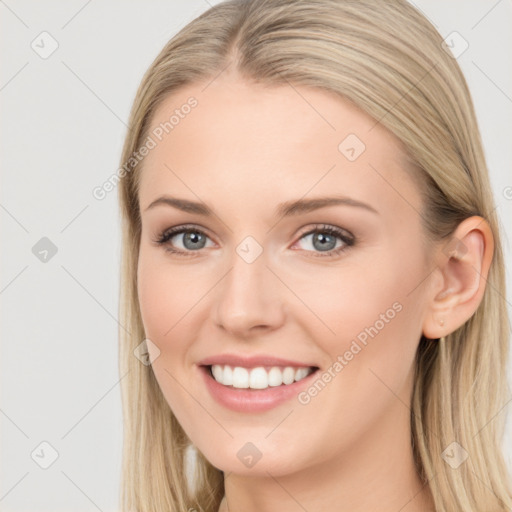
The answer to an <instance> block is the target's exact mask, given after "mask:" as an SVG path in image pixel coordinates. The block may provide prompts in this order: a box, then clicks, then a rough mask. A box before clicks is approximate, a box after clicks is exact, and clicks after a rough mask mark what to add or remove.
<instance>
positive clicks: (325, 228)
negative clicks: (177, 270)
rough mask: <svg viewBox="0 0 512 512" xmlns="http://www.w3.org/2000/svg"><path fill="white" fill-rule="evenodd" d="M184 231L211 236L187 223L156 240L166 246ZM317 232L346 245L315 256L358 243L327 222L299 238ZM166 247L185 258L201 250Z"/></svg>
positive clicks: (334, 254) (328, 253)
mask: <svg viewBox="0 0 512 512" xmlns="http://www.w3.org/2000/svg"><path fill="white" fill-rule="evenodd" d="M182 233H199V234H201V235H203V236H205V237H207V238H209V237H208V235H207V234H206V233H205V232H204V231H203V230H202V229H199V228H196V227H195V226H193V225H185V226H177V227H174V228H170V229H167V230H165V231H163V232H162V233H160V234H159V235H158V237H157V239H156V240H154V242H155V243H156V244H158V245H161V246H165V245H166V244H167V242H168V241H169V240H170V239H171V238H173V237H174V236H175V235H178V234H182ZM317 233H326V234H328V235H334V236H336V237H338V238H340V239H341V241H342V242H343V243H344V244H345V245H343V246H342V247H338V248H337V249H331V250H330V251H326V254H322V253H318V252H317V253H316V254H315V256H314V257H318V258H332V257H335V256H337V255H339V254H341V253H342V252H345V251H346V250H348V249H349V248H350V247H352V246H353V245H355V243H356V238H355V237H353V236H347V235H346V234H345V231H342V230H341V229H339V228H336V227H334V226H329V225H325V224H322V225H320V224H317V225H316V226H315V227H314V229H312V230H309V231H307V232H306V233H303V234H302V235H301V236H300V238H299V240H300V239H302V238H304V237H305V236H308V235H311V234H317ZM164 249H165V250H166V251H168V252H170V253H173V254H176V255H178V256H180V257H184V258H190V257H192V258H193V257H195V256H197V255H196V254H194V253H198V252H200V251H182V250H179V249H174V248H172V247H170V246H165V247H164ZM306 252H315V251H306Z"/></svg>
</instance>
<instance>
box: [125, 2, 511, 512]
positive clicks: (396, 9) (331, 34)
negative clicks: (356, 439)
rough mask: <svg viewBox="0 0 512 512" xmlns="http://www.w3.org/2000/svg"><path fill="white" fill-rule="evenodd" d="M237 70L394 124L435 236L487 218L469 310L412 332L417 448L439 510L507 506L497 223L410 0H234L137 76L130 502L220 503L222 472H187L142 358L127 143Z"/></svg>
mask: <svg viewBox="0 0 512 512" xmlns="http://www.w3.org/2000/svg"><path fill="white" fill-rule="evenodd" d="M228 66H229V67H231V69H234V70H236V72H237V73H238V74H239V75H240V76H242V77H243V78H244V79H246V80H248V81H252V82H253V83H260V84H265V85H269V86H271V85H286V84H293V85H294V86H295V85H303V86H310V87H316V88H320V89H323V90H325V91H330V92H333V93H335V94H337V95H339V97H341V98H343V99H345V100H348V101H349V102H351V103H352V104H354V105H356V106H357V107H358V108H359V109H361V110H362V111H364V112H366V113H367V114H369V115H371V116H372V117H373V118H374V119H375V121H376V123H377V122H378V123H380V124H381V125H382V126H384V127H385V128H387V129H388V130H389V131H390V132H391V133H392V134H394V135H395V136H396V137H397V138H398V139H399V140H400V141H401V142H402V143H403V145H404V147H405V148H406V153H407V155H406V156H407V158H408V160H409V161H410V164H411V165H410V173H411V175H414V176H415V177H416V178H417V179H418V180H419V182H420V183H421V191H422V197H423V212H422V222H423V225H424V231H425V233H426V246H427V245H428V244H429V243H430V242H432V243H434V242H441V244H442V243H444V242H446V243H448V241H449V240H450V237H451V235H452V234H453V232H454V230H455V229H456V227H457V226H458V224H459V223H460V222H461V221H462V220H464V219H466V218H468V217H470V216H473V215H481V216H482V217H484V218H485V219H486V220H487V222H488V223H489V225H490V228H491V230H492V233H493V236H494V254H493V259H492V262H491V266H490V269H489V274H488V278H487V283H486V288H485V293H484V295H483V299H482V301H481V303H480V305H479V306H478V308H477V310H476V312H475V313H474V315H473V316H472V317H471V318H470V319H469V320H468V321H467V322H466V323H465V324H464V325H462V326H461V327H460V328H458V329H457V330H456V331H454V332H452V333H451V334H449V335H447V336H446V337H444V338H441V339H437V340H431V339H426V338H425V337H423V336H422V338H421V340H420V341H419V346H418V350H417V356H416V360H415V381H414V387H413V392H412V396H411V432H412V438H411V446H412V450H413V454H414V459H415V462H416V466H417V471H418V474H419V475H420V477H421V479H422V480H423V481H424V482H425V484H426V485H428V487H429V489H430V492H431V494H432V497H433V500H434V503H435V507H436V511H437V512H454V511H457V512H474V511H479V512H494V511H496V512H498V511H500V512H505V511H507V510H510V509H511V507H512V492H511V483H510V476H509V472H508V468H507V467H506V464H505V461H504V458H503V454H502V448H501V446H500V443H501V440H502V437H503V433H504V425H505V417H504V414H503V410H502V409H503V407H504V405H505V403H506V401H507V400H508V398H509V388H508V384H507V377H506V369H507V366H506V364H507V358H508V344H509V332H510V324H509V319H508V316H507V310H506V306H505V300H504V297H506V291H505V270H504V261H503V254H502V245H501V237H500V226H499V222H498V218H497V215H496V212H495V203H494V198H493V195H492V190H491V187H490V181H489V176H488V170H487V166H486V161H485V157H484V152H483V148H482V141H481V138H480V134H479V130H478V125H477V120H476V116H475V112H474V107H473V103H472V99H471V95H470V92H469V90H468V87H467V84H466V81H465V78H464V76H463V74H462V71H461V70H460V68H459V65H458V64H457V62H456V59H455V58H454V56H452V55H450V54H449V53H448V51H447V46H446V45H445V44H443V40H442V37H441V36H440V34H439V33H438V32H437V31H436V29H435V28H434V27H433V26H432V24H431V23H430V22H429V21H428V20H427V19H426V18H425V16H424V15H422V14H421V13H420V12H419V11H418V10H417V9H415V8H414V7H413V6H412V5H410V4H409V3H408V2H407V1H406V0H392V1H385V2H383V1H381V0H299V1H297V0H252V1H247V0H229V1H225V2H222V3H219V4H217V5H215V6H214V7H211V8H210V9H208V10H207V11H206V12H204V13H203V14H201V15H200V16H199V17H197V18H196V19H194V20H193V21H191V22H190V23H188V25H186V26H185V27H184V28H183V29H182V30H181V31H180V32H179V33H178V34H177V35H175V36H174V37H173V38H172V39H171V40H170V41H169V42H168V43H167V44H166V46H165V47H164V48H163V50H162V51H161V52H160V54H159V55H158V56H157V57H156V59H155V60H154V62H153V63H152V64H151V66H150V67H149V69H148V71H147V72H146V74H145V75H144V77H143V79H142V83H141V84H140V86H139V89H138V92H137V95H136V97H135V100H134V104H133V107H132V110H131V115H130V120H129V130H128V133H127V136H126V140H125V144H124V149H123V153H122V157H121V165H122V166H123V167H122V173H121V174H122V176H121V179H120V181H119V201H120V212H121V217H122V219H121V220H122V269H121V293H120V322H121V324H122V326H123V327H122V328H121V329H120V331H119V336H120V366H119V369H120V374H121V376H122V377H123V379H122V380H121V386H122V400H123V419H124V445H123V461H122V475H121V493H120V500H121V503H122V510H123V511H126V512H128V511H129V512H132V511H134V512H135V511H136V512H161V511H162V510H168V511H172V512H177V511H179V512H187V511H188V510H189V509H195V510H197V511H205V512H216V511H217V510H218V507H219V504H220V501H221V499H222V497H223V495H224V483H223V477H224V475H223V473H222V471H220V470H218V469H217V468H215V467H213V466H212V465H211V464H210V463H209V462H208V460H206V458H205V457H204V456H203V455H202V454H201V453H197V457H196V464H195V466H194V467H195V473H194V478H190V474H189V471H190V470H191V469H192V468H191V467H189V464H188V462H187V461H188V460H189V459H188V457H187V454H188V449H189V448H190V447H191V441H190V439H189V438H188V437H187V435H186V433H185V432H184V431H183V429H182V427H181V426H180V424H179V423H178V421H177V420H176V418H175V416H174V415H173V413H172V411H171V410H170V408H169V405H168V404H167V402H166V401H165V399H164V397H163V395H162V393H161V390H160V388H159V386H158V383H157V381H156V378H155V376H154V374H153V372H152V368H151V366H150V365H144V364H141V362H140V361H139V360H138V359H137V358H136V357H134V350H136V349H137V347H138V346H139V345H140V343H141V342H142V341H143V340H144V339H145V334H144V329H143V325H142V321H141V315H140V310H139V304H138V299H137V278H136V275H137V274H136V270H137V260H138V253H139V244H140V235H141V222H140V216H139V215H140V212H139V202H138V187H139V180H140V175H141V172H142V169H143V164H144V162H143V161H142V162H141V163H138V160H137V159H134V158H133V155H134V154H135V152H137V150H138V149H139V148H140V147H141V146H142V145H143V143H144V140H145V139H146V138H147V136H148V130H149V126H150V122H151V121H152V118H153V115H154V113H155V110H156V109H157V108H158V106H159V105H160V104H161V102H162V100H163V99H164V98H166V97H167V96H168V95H169V94H172V93H173V91H177V90H178V89H179V88H180V87H183V86H186V85H187V84H194V83H199V82H205V83H207V81H209V80H212V79H213V78H214V77H215V76H217V75H218V74H219V73H221V72H223V70H225V69H226V68H227V67H228ZM199 108H200V107H199ZM192 115H193V114H192ZM120 170H121V168H120ZM453 443H457V444H453ZM453 450H455V451H456V453H457V454H458V456H459V457H461V454H465V455H464V456H467V459H466V460H465V461H464V462H463V463H461V464H460V465H458V466H457V467H455V465H453V464H449V463H448V462H449V461H448V462H447V457H446V454H447V453H448V454H453V453H454V452H453Z"/></svg>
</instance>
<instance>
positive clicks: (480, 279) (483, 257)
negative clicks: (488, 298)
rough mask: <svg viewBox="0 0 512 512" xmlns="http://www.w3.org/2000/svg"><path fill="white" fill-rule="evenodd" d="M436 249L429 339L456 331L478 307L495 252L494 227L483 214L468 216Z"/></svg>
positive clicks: (426, 322)
mask: <svg viewBox="0 0 512 512" xmlns="http://www.w3.org/2000/svg"><path fill="white" fill-rule="evenodd" d="M436 251H437V252H436V254H435V261H436V263H437V268H436V269H435V271H434V272H433V274H432V280H431V281H430V282H431V284H432V285H431V289H430V292H429V295H428V297H427V300H428V303H427V310H426V314H425V317H424V320H423V335H424V336H425V337H426V338H429V339H437V338H441V337H442V336H446V335H448V334H450V333H451V332H453V331H455V330H456V329H458V328H459V327H460V326H461V325H463V324H464V323H465V322H466V321H467V320H469V318H471V317H472V316H473V314H474V313H475V311H476V310H477V308H478V306H479V304H480V302H481V301H482V297H483V295H484V291H485V286H486V284H487V276H488V274H489V268H490V265H491V261H492V256H493V253H494V237H493V235H492V230H491V228H490V226H489V224H488V223H487V221H486V220H485V219H484V218H483V217H480V216H473V217H469V218H467V219H465V220H464V221H462V222H461V223H460V224H459V225H458V227H457V229H456V230H455V231H454V233H453V235H452V237H451V238H450V240H449V241H448V242H447V243H442V244H441V245H440V247H439V248H438V249H437V250H436Z"/></svg>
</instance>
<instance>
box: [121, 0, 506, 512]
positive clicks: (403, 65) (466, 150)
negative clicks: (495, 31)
mask: <svg viewBox="0 0 512 512" xmlns="http://www.w3.org/2000/svg"><path fill="white" fill-rule="evenodd" d="M129 126H130V130H129V133H128V134H127V138H126V142H125V146H124V150H123V155H122V168H123V169H124V173H123V176H122V180H121V183H120V188H119V192H120V204H121V213H122V220H123V269H122V301H121V318H122V319H123V321H124V324H125V325H128V326H130V334H129V335H126V334H125V333H124V332H120V336H121V340H120V351H121V360H120V370H121V373H122V374H123V375H124V374H125V373H126V372H128V374H127V378H126V379H125V380H123V381H122V384H123V407H124V410H125V444H124V447H125V448H124V456H123V481H122V497H121V499H122V510H126V511H150V510H151V511H157V510H158V511H161V510H172V511H187V510H197V511H199V510H201V511H212V512H213V511H215V512H217V511H220V512H226V511H231V512H233V511H244V512H252V511H256V510H258V511H270V510H280V511H292V510H308V511H310V512H313V511H320V510H321V511H323V512H324V511H331V510H332V511H334V510H336V511H348V510H350V511H351V512H357V511H363V510H364V511H369V510H379V512H388V511H398V510H401V511H402V512H416V511H427V510H429V511H430V510H435V511H437V512H441V511H442V512H452V511H455V510H457V511H464V512H466V511H467V512H469V511H472V512H473V511H479V512H480V511H481V512H491V511H505V510H509V509H510V507H511V506H512V492H511V486H510V477H509V475H508V473H507V468H506V466H505V464H504V460H503V456H502V454H501V452H500V441H501V437H502V433H503V425H504V417H503V414H500V410H501V409H502V408H503V407H504V405H505V403H506V402H507V400H508V389H507V383H506V358H507V354H508V332H509V324H508V318H507V314H506V307H505V301H504V298H503V297H505V284H504V262H503V256H502V248H501V241H500V233H499V225H498V220H497V217H496V213H495V207H494V202H493V197H492V193H491V188H490V185H489V177H488V173H487V168H486V163H485V160H484V154H483V150H482V144H481V140H480V135H479V132H478V126H477V122H476V118H475V113H474V109H473V105H472V101H471V97H470V93H469V91H468V89H467V86H466V82H465V79H464V77H463V75H462V73H461V70H460V69H459V67H458V65H457V63H456V61H455V59H454V58H453V56H452V55H450V54H449V51H448V50H447V46H446V44H443V41H442V38H441V36H440V35H439V34H438V32H437V31H436V30H435V29H434V28H433V27H432V25H431V24H430V23H429V22H428V21H427V20H426V19H425V17H424V16H422V15H421V14H420V13H419V12H418V11H417V10H416V9H414V8H413V7H412V6H411V5H410V4H408V3H407V2H405V1H402V0H394V1H392V2H377V1H371V0H359V1H357V2H354V1H344V0H331V1H315V0H308V1H301V2H296V1H292V0H253V1H250V2H248V1H243V0H231V1H227V2H223V3H220V4H218V5H216V6H214V7H212V8H211V9H209V10H208V11H206V12H205V13H203V14H202V15H200V16H199V17H198V18H197V19H195V20H193V21H192V22H191V23H189V24H188V25H187V26H186V27H185V28H183V29H182V30H181V31H180V32H179V33H178V34H177V35H176V36H175V37H174V38H173V39H172V40H171V41H169V43H168V44H167V45H166V47H165V48H164V49H163V50H162V52H161V53H160V55H159V56H158V57H157V58H156V60H155V61H154V62H153V64H152V65H151V66H150V68H149V70H148V71H147V73H146V75H145V76H144V78H143V80H142V84H141V85H140V88H139V91H138V93H137V96H136V98H135V102H134V105H133V109H132V114H131V119H130V124H129ZM144 351H147V355H146V358H144V357H142V356H141V354H142V353H143V352H144ZM134 354H135V355H136V356H137V357H134ZM191 450H192V451H191ZM190 454H192V455H194V454H195V455H196V460H195V468H194V471H195V475H194V478H190V474H189V470H190V469H191V467H190V459H189V458H188V455H190Z"/></svg>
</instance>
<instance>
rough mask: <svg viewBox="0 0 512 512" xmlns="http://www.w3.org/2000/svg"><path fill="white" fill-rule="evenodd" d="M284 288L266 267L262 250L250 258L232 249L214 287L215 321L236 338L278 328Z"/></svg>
mask: <svg viewBox="0 0 512 512" xmlns="http://www.w3.org/2000/svg"><path fill="white" fill-rule="evenodd" d="M241 254H243V253H241ZM284 288H285V287H284V286H283V284H282V283H281V281H280V280H279V279H278V277H276V275H275V273H274V272H273V271H272V270H271V269H270V268H269V267H268V261H267V258H266V257H265V252H263V253H261V254H260V255H259V256H258V257H257V258H256V259H255V260H254V261H250V259H249V260H248V259H246V258H244V256H243V255H242V256H241V255H240V254H239V253H237V252H236V251H234V253H233V257H232V259H231V267H230V269H229V271H228V272H227V274H226V275H225V277H224V278H223V279H222V280H221V282H220V283H219V284H218V286H217V287H216V289H217V290H216V292H217V296H216V300H215V301H214V304H215V306H214V320H215V323H216V325H217V326H218V327H219V328H221V329H223V330H224V331H226V332H227V333H229V334H231V335H232V337H233V338H240V339H247V338H250V337H251V336H254V335H255V334H261V332H262V331H272V330H275V329H277V328H279V327H280V326H281V325H282V323H283V321H284V313H285V312H284V304H283V302H282V298H283V293H284V291H283V290H284Z"/></svg>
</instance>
